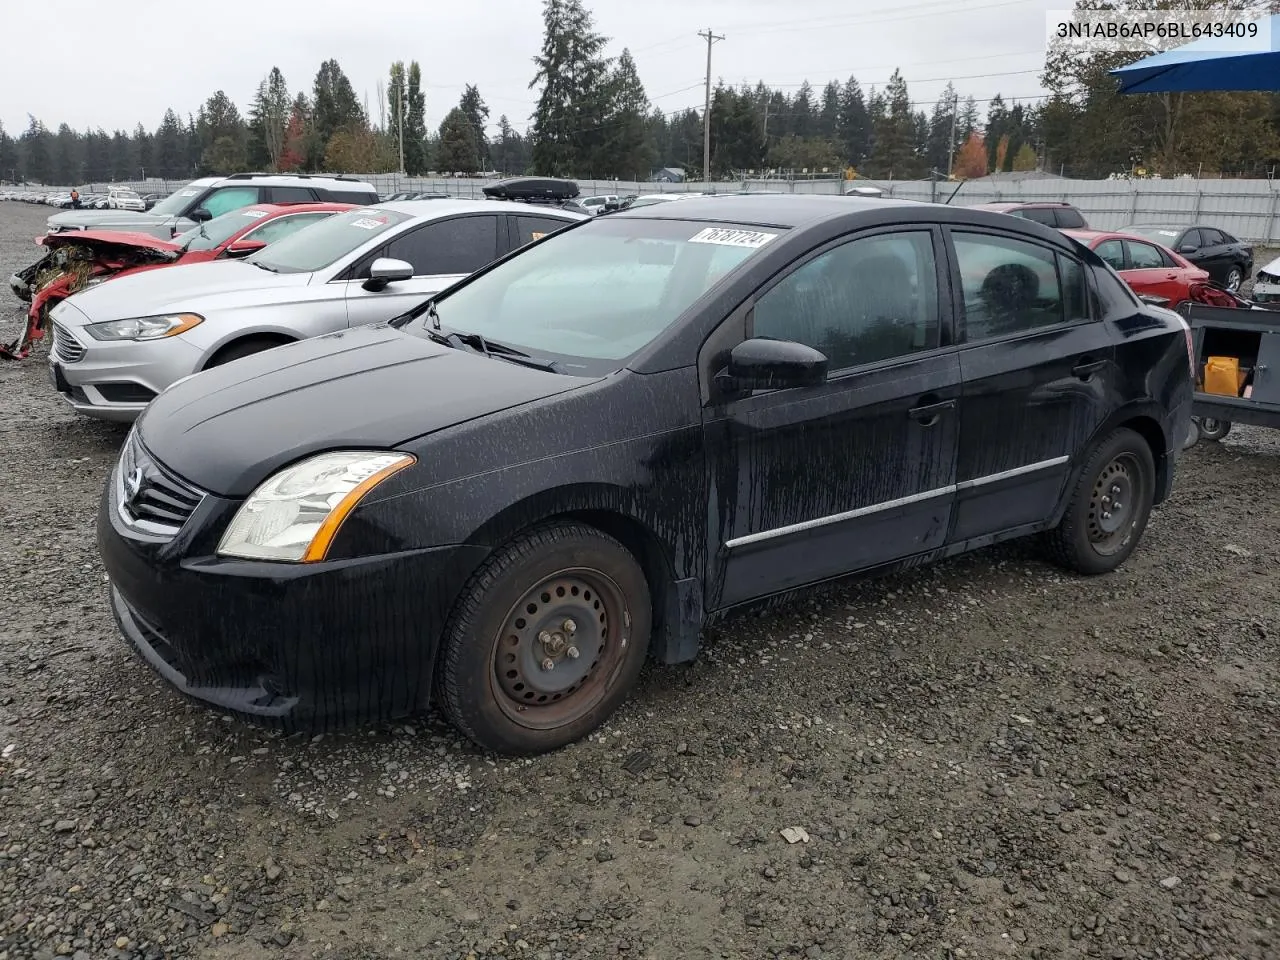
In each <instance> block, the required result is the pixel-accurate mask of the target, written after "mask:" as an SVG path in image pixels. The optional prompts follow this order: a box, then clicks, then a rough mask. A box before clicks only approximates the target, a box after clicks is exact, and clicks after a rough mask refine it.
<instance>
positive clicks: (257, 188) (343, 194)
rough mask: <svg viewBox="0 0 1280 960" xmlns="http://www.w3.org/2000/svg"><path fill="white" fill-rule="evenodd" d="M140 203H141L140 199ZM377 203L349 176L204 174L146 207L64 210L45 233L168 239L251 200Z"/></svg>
mask: <svg viewBox="0 0 1280 960" xmlns="http://www.w3.org/2000/svg"><path fill="white" fill-rule="evenodd" d="M139 202H141V201H139ZM324 202H329V203H358V204H360V205H362V206H363V205H367V204H371V203H377V202H378V192H377V191H376V190H374V189H373V184H371V183H367V182H365V181H363V180H355V179H351V178H349V177H321V176H308V175H303V174H262V173H237V174H234V175H232V176H230V177H205V178H203V179H201V180H193V181H192V182H191V183H189V184H187V185H186V186H185V187H182V188H181V189H179V190H177V191H175V192H174V193H173V194H171V195H170V196H168V197H166V198H165V199H163V200H161V201H160V202H159V203H157V204H156V205H155V206H154V207H152V208H151V209H150V210H146V211H143V210H69V211H67V212H66V213H57V214H54V215H53V216H52V217H50V218H49V221H48V224H47V226H48V228H49V232H50V233H61V232H63V231H64V230H128V231H130V232H132V233H149V234H151V235H152V236H153V237H159V238H161V239H162V240H168V239H169V238H171V237H175V236H177V235H178V234H180V233H185V232H186V231H188V230H190V229H191V228H192V227H194V226H196V224H197V223H201V222H203V221H205V220H212V219H213V218H214V217H220V216H222V215H223V214H224V213H230V212H231V211H233V210H239V209H240V208H241V207H248V206H252V205H253V204H255V203H324Z"/></svg>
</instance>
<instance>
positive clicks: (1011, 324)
mask: <svg viewBox="0 0 1280 960" xmlns="http://www.w3.org/2000/svg"><path fill="white" fill-rule="evenodd" d="M952 240H953V242H954V244H955V250H956V261H957V265H958V266H959V270H960V289H961V291H962V292H963V295H964V315H965V330H966V334H965V336H966V339H968V340H970V341H975V340H987V339H990V338H992V337H1006V336H1012V335H1016V334H1019V333H1026V332H1028V331H1031V330H1035V329H1037V328H1039V327H1049V326H1053V325H1054V324H1059V323H1063V322H1065V321H1066V319H1067V305H1066V303H1065V302H1064V296H1063V289H1062V285H1061V284H1060V283H1059V280H1058V262H1057V260H1058V258H1057V257H1056V256H1055V254H1054V253H1053V252H1052V251H1050V250H1047V249H1045V248H1044V247H1041V246H1038V245H1036V244H1033V243H1026V242H1024V241H1022V240H1015V239H1013V238H1012V237H1001V236H995V235H992V234H977V233H962V232H956V233H953V234H952ZM1063 262H1064V263H1074V261H1068V260H1066V258H1063ZM1074 276H1075V278H1076V279H1075V280H1074V281H1072V282H1074V283H1075V284H1076V286H1078V287H1079V286H1081V285H1082V284H1083V279H1082V278H1080V276H1079V271H1078V269H1077V270H1076V271H1075V273H1074ZM1068 279H1071V278H1068ZM1070 296H1071V295H1069V297H1070ZM1073 309H1078V308H1076V307H1073Z"/></svg>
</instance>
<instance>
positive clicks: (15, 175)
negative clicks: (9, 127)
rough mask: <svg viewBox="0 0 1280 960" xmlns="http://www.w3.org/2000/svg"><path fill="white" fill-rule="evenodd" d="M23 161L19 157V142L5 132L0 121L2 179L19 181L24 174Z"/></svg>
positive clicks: (0, 178)
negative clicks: (22, 169)
mask: <svg viewBox="0 0 1280 960" xmlns="http://www.w3.org/2000/svg"><path fill="white" fill-rule="evenodd" d="M21 166H22V161H21V160H19V159H18V143H17V141H16V140H14V139H13V137H11V136H9V134H8V133H6V132H5V129H4V124H3V123H0V180H9V181H11V182H13V183H17V182H18V180H19V178H20V177H21V175H22V171H21V169H20V168H21Z"/></svg>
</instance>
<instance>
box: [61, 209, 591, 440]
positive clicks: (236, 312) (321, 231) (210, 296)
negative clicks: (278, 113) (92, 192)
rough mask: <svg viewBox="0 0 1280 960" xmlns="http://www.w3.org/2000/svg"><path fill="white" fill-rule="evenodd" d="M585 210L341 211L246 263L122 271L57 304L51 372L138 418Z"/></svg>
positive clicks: (438, 285)
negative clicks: (188, 384)
mask: <svg viewBox="0 0 1280 960" xmlns="http://www.w3.org/2000/svg"><path fill="white" fill-rule="evenodd" d="M584 219H589V217H587V216H586V215H584V214H580V213H574V212H570V211H567V210H562V209H559V208H556V207H552V206H537V205H533V204H524V203H515V202H510V201H498V200H414V201H406V202H402V203H388V204H381V205H379V206H376V207H364V208H361V209H359V210H351V211H348V212H347V213H340V214H335V215H334V216H332V217H329V218H327V219H325V220H322V221H320V222H319V223H315V224H312V225H311V226H308V227H304V228H303V229H301V230H299V231H298V232H297V233H295V234H293V235H291V236H288V237H285V238H283V239H281V240H278V241H276V242H275V243H273V244H271V245H270V246H269V247H267V248H266V249H264V250H262V251H260V252H258V253H256V254H253V255H252V256H250V257H247V258H246V259H244V260H231V261H213V262H209V263H196V264H190V265H187V266H183V265H181V264H179V265H177V266H172V267H166V268H165V269H163V270H149V271H144V272H141V273H136V274H132V275H126V276H120V277H115V278H113V279H112V280H111V281H110V282H109V283H103V284H100V285H98V286H96V287H91V288H90V289H88V290H85V291H83V292H82V293H78V294H76V295H75V296H72V297H70V298H69V299H67V300H64V301H63V302H62V303H61V304H59V305H58V306H57V307H55V308H54V309H53V311H52V312H51V313H50V318H51V320H52V321H53V346H52V349H51V350H50V353H49V364H50V375H51V377H52V379H53V383H54V386H55V388H56V389H57V391H58V392H59V393H60V394H61V395H62V396H63V398H64V399H66V400H67V401H68V402H69V403H70V404H71V405H72V407H74V408H75V409H76V410H77V411H79V412H80V413H83V414H87V415H89V416H93V417H99V418H102V419H106V420H125V421H129V420H133V419H134V418H136V417H137V415H138V414H139V413H141V412H142V410H143V408H144V407H146V405H147V404H148V403H149V402H150V401H151V399H152V398H153V397H154V396H155V395H156V394H158V393H159V392H160V391H161V390H163V389H165V388H166V387H168V386H169V385H170V384H172V383H173V382H174V381H176V380H180V379H182V378H183V377H186V376H188V375H190V374H193V373H197V372H199V371H201V370H204V369H206V368H207V367H212V366H217V365H219V364H222V363H226V362H228V361H231V360H235V359H237V358H239V357H243V356H247V355H249V354H251V353H257V352H259V351H262V350H267V349H270V348H271V347H274V346H278V345H280V344H282V343H288V342H290V341H293V340H302V339H305V338H307V337H314V336H319V335H320V334H325V333H333V332H335V331H338V330H344V329H346V328H348V327H355V326H359V325H361V324H369V323H378V322H381V321H385V320H390V319H391V318H392V317H394V316H397V315H399V314H401V313H404V312H405V311H407V310H408V309H410V308H411V307H414V306H416V305H417V304H419V303H421V302H422V301H423V300H424V299H426V298H427V297H429V296H431V295H432V294H435V293H439V292H440V291H441V290H443V289H444V288H445V287H448V286H450V285H452V284H454V283H456V282H457V281H459V280H461V279H463V278H465V277H467V276H468V275H470V274H472V273H474V272H475V271H476V270H478V269H480V268H481V267H483V266H485V265H486V264H488V263H491V262H492V261H493V260H495V259H497V258H498V257H500V256H503V255H504V254H506V253H508V252H510V251H511V250H514V249H516V248H517V247H520V246H523V245H524V244H526V243H530V242H532V241H534V240H537V239H539V238H540V237H542V236H544V235H545V234H547V233H551V232H554V231H556V230H559V229H561V228H562V227H565V226H567V225H569V224H571V223H575V222H577V221H580V220H584Z"/></svg>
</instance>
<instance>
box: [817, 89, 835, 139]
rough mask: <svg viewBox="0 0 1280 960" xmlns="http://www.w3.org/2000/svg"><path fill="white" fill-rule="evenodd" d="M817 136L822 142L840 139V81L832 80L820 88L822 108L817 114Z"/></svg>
mask: <svg viewBox="0 0 1280 960" xmlns="http://www.w3.org/2000/svg"><path fill="white" fill-rule="evenodd" d="M818 136H820V137H822V138H823V139H824V140H832V141H834V140H838V139H839V138H840V81H838V80H832V81H831V82H830V83H828V84H827V85H826V86H825V87H823V88H822V108H821V109H820V110H819V112H818Z"/></svg>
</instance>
